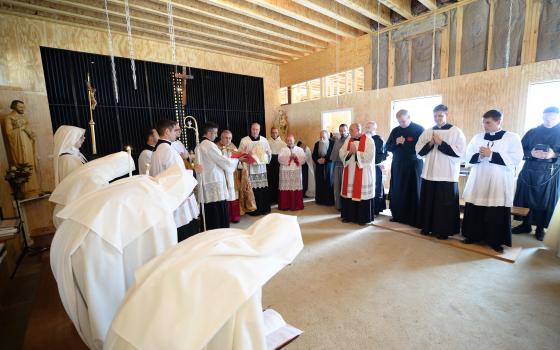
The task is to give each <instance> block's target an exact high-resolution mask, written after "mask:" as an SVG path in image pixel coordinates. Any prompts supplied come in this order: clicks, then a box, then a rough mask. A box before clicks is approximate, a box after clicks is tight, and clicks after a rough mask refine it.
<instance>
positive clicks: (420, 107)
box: [391, 95, 442, 130]
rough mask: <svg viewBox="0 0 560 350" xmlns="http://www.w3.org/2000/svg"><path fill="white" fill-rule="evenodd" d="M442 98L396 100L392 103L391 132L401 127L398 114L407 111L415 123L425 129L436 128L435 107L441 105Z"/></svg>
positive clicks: (426, 97) (427, 97)
mask: <svg viewBox="0 0 560 350" xmlns="http://www.w3.org/2000/svg"><path fill="white" fill-rule="evenodd" d="M441 101H442V98H441V96H440V95H436V96H422V97H414V98H407V99H402V100H394V101H392V102H391V130H392V129H393V128H395V127H397V126H398V125H399V123H398V122H397V112H398V111H400V110H401V109H406V110H407V111H408V113H409V114H410V117H411V119H412V121H413V122H415V123H416V124H420V125H422V126H423V127H424V128H425V129H427V128H431V127H432V126H434V113H433V110H434V107H435V106H437V105H439V104H441Z"/></svg>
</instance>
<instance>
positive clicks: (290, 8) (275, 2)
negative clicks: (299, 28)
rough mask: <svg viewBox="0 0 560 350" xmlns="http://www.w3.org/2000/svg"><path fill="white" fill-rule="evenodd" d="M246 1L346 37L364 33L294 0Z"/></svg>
mask: <svg viewBox="0 0 560 350" xmlns="http://www.w3.org/2000/svg"><path fill="white" fill-rule="evenodd" d="M229 1H238V0H229ZM246 2H250V3H252V4H255V5H258V6H260V7H262V8H264V9H267V10H270V11H273V12H277V13H279V14H281V15H283V16H286V17H288V18H293V19H295V20H298V21H300V22H301V23H308V24H310V25H312V26H314V27H316V28H321V29H323V30H326V31H329V32H331V33H334V34H336V35H338V36H342V37H345V38H355V37H358V36H361V35H362V34H363V32H362V31H361V30H357V29H354V28H352V27H350V26H348V25H346V24H344V23H342V21H340V20H339V21H337V20H335V19H333V18H330V17H327V16H325V15H322V14H320V13H317V12H315V11H314V10H311V9H308V8H306V7H305V6H301V5H299V4H297V3H296V1H293V0H246Z"/></svg>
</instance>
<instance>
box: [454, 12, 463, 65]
mask: <svg viewBox="0 0 560 350" xmlns="http://www.w3.org/2000/svg"><path fill="white" fill-rule="evenodd" d="M456 24H457V30H456V31H455V32H456V35H457V37H456V39H455V73H454V76H458V75H461V43H462V41H463V7H458V8H457V23H456Z"/></svg>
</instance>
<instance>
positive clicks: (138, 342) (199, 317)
mask: <svg viewBox="0 0 560 350" xmlns="http://www.w3.org/2000/svg"><path fill="white" fill-rule="evenodd" d="M302 248H303V241H302V238H301V232H300V228H299V225H298V223H297V218H296V217H295V216H287V215H281V214H269V215H267V216H265V217H264V218H262V219H261V220H259V221H257V222H255V223H254V224H253V225H252V226H251V227H249V228H248V229H247V230H240V229H233V228H227V229H218V230H212V231H207V232H203V233H199V234H198V235H196V236H193V237H191V238H189V239H188V240H186V241H183V242H181V243H180V244H178V245H177V246H175V247H173V248H171V249H169V250H168V251H167V252H165V253H164V254H162V255H160V256H158V257H157V258H155V259H153V260H152V261H150V262H149V263H147V264H146V265H144V266H143V267H142V268H140V269H138V271H137V272H136V276H135V277H136V284H135V285H134V287H133V288H131V289H130V290H129V291H128V293H127V295H126V299H125V300H124V302H123V304H122V306H121V308H120V309H119V312H118V313H117V315H116V316H115V319H114V320H113V323H112V324H111V329H110V330H109V334H108V335H107V341H106V342H105V349H166V350H173V349H189V350H200V349H205V350H228V349H239V350H264V349H267V345H266V340H265V326H264V322H263V311H262V303H261V288H262V286H263V285H264V284H265V283H266V282H267V281H268V280H269V279H270V278H272V277H273V276H274V275H275V274H276V273H278V272H279V271H280V270H282V268H284V267H285V266H286V265H288V264H290V263H291V262H292V261H293V260H294V259H295V257H296V256H297V255H298V254H299V252H300V251H301V249H302Z"/></svg>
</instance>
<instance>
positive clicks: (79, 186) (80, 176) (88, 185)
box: [49, 152, 135, 228]
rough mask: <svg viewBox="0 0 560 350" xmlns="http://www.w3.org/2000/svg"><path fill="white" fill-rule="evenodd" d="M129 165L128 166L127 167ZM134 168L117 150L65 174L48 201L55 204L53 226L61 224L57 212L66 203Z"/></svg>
mask: <svg viewBox="0 0 560 350" xmlns="http://www.w3.org/2000/svg"><path fill="white" fill-rule="evenodd" d="M129 166H130V167H129ZM129 169H132V170H134V169H135V166H134V161H133V160H132V157H130V156H129V155H128V153H126V152H117V153H113V154H109V155H108V156H105V157H102V158H98V159H95V160H93V161H91V162H89V163H86V164H84V165H83V166H81V167H79V168H78V169H76V170H74V171H73V172H72V173H71V174H69V175H68V176H66V177H65V178H64V180H62V181H61V182H60V183H59V184H58V186H56V188H55V189H54V191H53V193H52V194H51V196H50V197H49V201H50V202H53V203H55V204H56V206H55V207H54V211H53V223H54V227H56V228H58V227H59V226H60V225H61V224H62V219H60V218H59V217H57V215H58V213H59V212H60V211H61V210H62V209H63V208H64V207H65V206H66V205H68V204H70V203H72V202H73V201H75V200H76V199H78V198H80V197H81V196H83V195H86V194H88V193H91V192H95V191H97V190H99V189H101V188H103V187H105V186H108V185H109V182H110V181H112V180H114V179H116V178H118V177H121V176H124V175H126V174H128V171H129Z"/></svg>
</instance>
